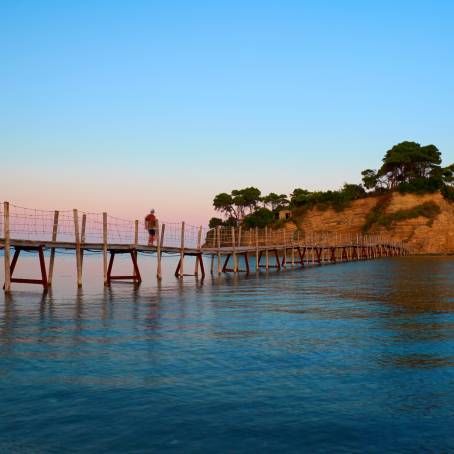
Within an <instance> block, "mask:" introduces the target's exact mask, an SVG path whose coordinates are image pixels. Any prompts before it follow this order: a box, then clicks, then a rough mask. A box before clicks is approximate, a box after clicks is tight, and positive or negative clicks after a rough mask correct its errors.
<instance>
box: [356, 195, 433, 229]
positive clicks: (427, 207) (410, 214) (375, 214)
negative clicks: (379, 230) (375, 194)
mask: <svg viewBox="0 0 454 454" xmlns="http://www.w3.org/2000/svg"><path fill="white" fill-rule="evenodd" d="M389 202H390V199H389V198H388V199H383V200H380V201H379V202H378V203H377V205H376V206H375V207H374V208H373V210H371V212H370V213H369V214H368V215H367V218H366V223H365V224H364V226H363V232H368V231H369V230H370V229H371V227H372V226H373V225H378V226H381V227H386V228H387V229H389V228H390V227H391V226H392V225H393V224H394V223H395V222H399V221H406V220H407V219H415V218H418V217H420V216H422V217H425V218H427V219H428V222H427V225H429V226H430V225H432V223H433V220H434V219H435V218H436V217H437V216H438V215H439V214H440V212H441V210H440V207H439V206H438V205H437V204H436V203H435V202H424V203H422V204H420V205H416V206H414V207H413V208H410V209H408V210H398V211H395V212H394V213H386V212H385V211H386V208H387V206H389Z"/></svg>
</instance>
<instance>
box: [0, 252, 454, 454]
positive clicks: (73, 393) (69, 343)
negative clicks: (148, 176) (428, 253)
mask: <svg viewBox="0 0 454 454" xmlns="http://www.w3.org/2000/svg"><path fill="white" fill-rule="evenodd" d="M2 259H3V257H2ZM165 260H166V261H165V262H164V266H165V267H166V269H167V271H168V273H167V274H168V275H167V276H166V277H165V279H164V280H163V281H162V284H161V286H160V288H158V286H157V284H156V280H155V278H154V273H155V271H154V269H153V266H154V264H152V262H153V261H154V258H151V257H141V265H142V266H141V268H142V273H143V277H144V283H143V284H142V285H141V286H140V287H138V288H134V286H133V285H131V284H121V283H115V284H113V285H112V286H111V287H110V288H104V287H103V285H102V276H101V271H102V270H101V268H102V263H101V258H100V257H99V256H95V257H93V256H88V257H86V258H85V261H84V267H85V277H84V287H83V289H82V290H79V291H78V290H77V289H76V288H75V282H74V281H75V264H74V256H71V255H65V256H58V259H57V263H56V272H55V286H54V289H53V290H52V292H49V293H48V294H47V295H43V294H42V293H41V291H40V288H39V287H38V286H23V285H17V284H16V285H14V284H13V293H12V294H11V296H9V297H4V295H3V292H1V294H0V452H2V453H3V452H8V453H10V452H24V453H28V452H30V453H34V452H55V453H57V452H76V451H84V452H151V451H153V452H161V451H163V452H275V451H288V452H333V451H335V452H384V451H387V452H393V451H395V452H427V451H429V452H447V451H452V450H454V367H453V366H454V259H453V258H395V259H382V260H377V261H373V262H362V263H349V264H343V265H337V266H323V267H317V268H312V269H305V270H286V271H282V272H270V273H268V274H266V273H264V272H261V273H260V275H257V276H256V275H255V274H253V275H251V276H249V277H245V276H244V275H241V276H239V277H234V276H222V277H221V278H218V277H217V276H215V277H211V276H209V275H208V276H207V278H206V279H205V281H204V282H203V283H201V282H200V281H199V282H197V281H196V280H195V279H194V278H192V277H186V278H185V279H184V282H181V281H178V280H177V279H175V278H174V277H173V276H172V272H173V268H174V266H175V260H174V258H168V259H165ZM117 265H118V269H119V270H120V269H121V268H123V269H124V270H125V269H126V270H127V269H129V263H128V262H126V261H125V260H122V261H121V262H119V263H118V264H117ZM207 265H208V264H207ZM192 266H193V265H192V264H191V265H189V262H188V264H187V266H186V271H191V269H190V268H192ZM208 267H209V266H208ZM36 272H37V262H36V261H35V259H34V258H33V257H30V256H28V257H26V258H25V259H24V260H23V261H22V262H21V263H20V265H19V266H18V269H17V274H18V275H20V274H22V276H28V277H29V276H30V275H35V274H36ZM0 278H1V279H2V281H3V275H0Z"/></svg>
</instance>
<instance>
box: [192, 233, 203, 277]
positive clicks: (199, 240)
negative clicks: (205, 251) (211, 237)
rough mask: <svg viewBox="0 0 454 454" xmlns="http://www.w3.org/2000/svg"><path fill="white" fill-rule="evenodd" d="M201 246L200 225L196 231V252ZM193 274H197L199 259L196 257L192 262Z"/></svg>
mask: <svg viewBox="0 0 454 454" xmlns="http://www.w3.org/2000/svg"><path fill="white" fill-rule="evenodd" d="M201 247H202V226H200V227H199V230H198V232H197V252H199V253H200V249H201ZM194 274H195V275H196V276H197V275H198V274H199V259H198V258H197V257H196V259H195V264H194Z"/></svg>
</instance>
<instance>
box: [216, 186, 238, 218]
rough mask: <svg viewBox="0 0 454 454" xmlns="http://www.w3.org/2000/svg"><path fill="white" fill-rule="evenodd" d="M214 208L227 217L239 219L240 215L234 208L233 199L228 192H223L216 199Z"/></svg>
mask: <svg viewBox="0 0 454 454" xmlns="http://www.w3.org/2000/svg"><path fill="white" fill-rule="evenodd" d="M213 206H214V209H215V210H216V211H220V212H221V213H224V215H225V216H231V215H233V216H235V217H236V218H238V213H237V211H236V209H235V207H234V202H233V197H232V196H231V195H230V194H227V193H226V192H221V193H220V194H217V195H216V196H215V197H214V199H213Z"/></svg>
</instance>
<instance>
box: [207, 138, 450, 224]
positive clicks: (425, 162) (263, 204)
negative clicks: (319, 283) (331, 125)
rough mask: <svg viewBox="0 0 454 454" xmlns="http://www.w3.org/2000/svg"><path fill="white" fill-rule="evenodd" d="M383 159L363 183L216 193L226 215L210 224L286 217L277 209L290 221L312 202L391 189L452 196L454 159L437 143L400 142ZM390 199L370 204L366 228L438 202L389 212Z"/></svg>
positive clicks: (428, 210)
mask: <svg viewBox="0 0 454 454" xmlns="http://www.w3.org/2000/svg"><path fill="white" fill-rule="evenodd" d="M382 162H383V164H382V166H381V167H380V168H379V169H378V170H373V169H366V170H364V171H363V172H361V175H362V184H348V183H345V184H344V185H343V187H342V188H340V189H339V190H328V191H308V190H306V189H302V188H296V189H295V190H294V191H293V192H292V193H291V194H290V195H289V196H288V197H287V195H286V194H276V193H274V192H272V193H270V194H268V195H265V196H262V194H261V191H260V189H258V188H255V187H247V188H244V189H235V190H233V191H231V192H230V193H225V192H224V193H220V194H217V195H216V196H215V197H214V200H213V206H214V209H215V210H216V211H218V212H219V213H221V214H222V216H223V217H222V218H217V217H215V218H212V219H211V220H210V227H212V228H213V227H216V226H218V225H223V226H236V225H238V224H240V223H242V224H244V225H245V226H246V227H249V228H252V227H264V226H267V225H271V226H276V225H277V224H281V223H282V222H283V221H282V220H280V221H279V220H278V213H279V211H280V210H283V209H288V210H290V211H291V213H292V217H290V219H288V220H290V221H291V220H293V218H298V217H302V216H303V215H304V213H305V212H306V211H307V210H309V209H311V208H316V209H318V210H325V209H328V208H332V209H333V210H335V211H342V210H343V209H345V208H346V207H348V206H349V204H350V203H351V202H352V201H354V200H357V199H361V198H364V197H370V196H374V195H386V194H391V193H392V192H393V191H399V192H400V193H416V194H424V193H430V192H437V191H440V192H441V194H442V195H443V197H444V198H446V199H447V200H450V201H454V164H451V165H450V166H447V167H442V165H441V163H442V160H441V153H440V151H439V150H438V148H437V147H436V146H435V145H425V146H421V145H420V144H419V143H416V142H409V141H405V142H401V143H399V144H397V145H394V146H393V147H392V148H391V149H389V150H388V151H387V152H386V153H385V156H384V158H383V160H382ZM386 200H389V198H386V197H385V198H384V199H383V201H381V200H380V201H379V202H378V203H377V206H376V207H375V209H374V210H372V212H371V213H370V216H369V217H368V219H367V221H366V224H365V226H364V230H365V231H367V230H369V229H370V228H371V226H372V225H375V224H378V225H383V226H390V225H391V224H392V223H393V222H395V221H397V220H402V219H409V218H411V217H417V216H425V217H428V218H429V219H432V218H433V217H434V216H436V215H437V214H438V213H437V212H436V208H435V207H434V206H429V205H427V204H422V205H418V206H417V207H415V208H414V209H412V210H404V211H403V212H396V213H394V214H393V215H389V214H387V215H385V214H384V213H385V210H386V206H387V205H386V203H387V202H386ZM437 208H438V210H439V207H438V206H437ZM417 213H422V214H417ZM408 216H409V217H408Z"/></svg>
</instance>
